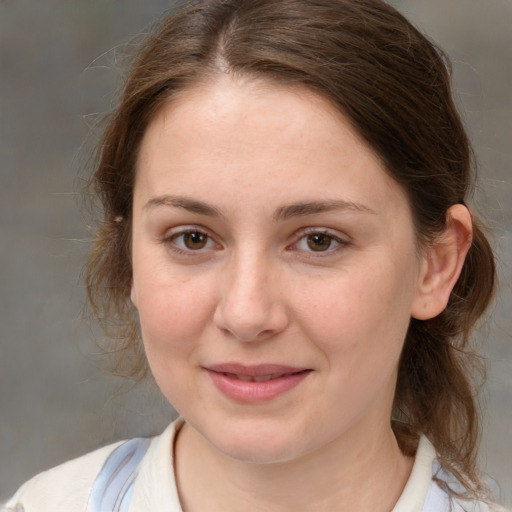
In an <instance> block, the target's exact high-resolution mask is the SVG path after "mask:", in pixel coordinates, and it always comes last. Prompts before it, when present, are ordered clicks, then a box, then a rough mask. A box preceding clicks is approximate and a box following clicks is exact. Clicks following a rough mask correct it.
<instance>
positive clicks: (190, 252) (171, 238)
mask: <svg viewBox="0 0 512 512" xmlns="http://www.w3.org/2000/svg"><path fill="white" fill-rule="evenodd" d="M194 234H197V235H200V236H204V237H206V246H205V247H201V248H198V249H190V248H188V247H180V246H179V245H178V244H177V243H176V241H177V240H178V239H179V238H183V237H185V236H187V235H194ZM162 242H163V243H164V244H165V245H166V247H167V248H168V249H170V250H171V251H173V252H175V253H177V254H183V255H185V256H198V255H199V254H201V253H202V251H203V250H204V249H211V247H207V246H208V245H211V244H214V245H216V246H218V244H217V243H215V242H214V241H213V238H212V237H211V236H210V235H209V234H208V233H207V232H206V231H205V230H204V229H202V228H195V227H189V228H184V229H181V230H180V231H178V232H175V233H170V234H168V235H165V236H164V237H163V238H162ZM182 243H183V245H184V242H182ZM194 253H197V254H194Z"/></svg>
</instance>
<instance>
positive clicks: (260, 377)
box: [222, 370, 308, 382]
mask: <svg viewBox="0 0 512 512" xmlns="http://www.w3.org/2000/svg"><path fill="white" fill-rule="evenodd" d="M303 371H308V370H301V371H298V372H288V373H277V374H271V375H257V376H254V377H251V376H250V375H239V374H236V373H229V372H222V375H224V376H226V377H227V378H228V379H236V380H242V381H244V382H267V381H269V380H275V379H281V378H283V377H291V376H292V375H296V374H297V373H301V372H303Z"/></svg>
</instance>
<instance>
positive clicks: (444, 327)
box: [86, 0, 495, 497]
mask: <svg viewBox="0 0 512 512" xmlns="http://www.w3.org/2000/svg"><path fill="white" fill-rule="evenodd" d="M220 74H228V75H229V74H231V75H233V76H236V75H244V76H249V77H251V76H253V77H255V78H258V79H262V78H263V79H266V80H268V81H270V82H273V83H276V84H280V85H290V86H300V87H305V88H308V89H309V90H311V91H313V92H315V93H317V94H319V95H321V96H322V97H324V98H326V99H327V100H328V101H330V103H331V104H332V105H333V108H335V109H338V111H339V112H341V113H342V115H343V116H345V118H346V119H347V120H348V121H349V122H350V123H351V125H352V127H353V128H354V129H355V130H356V131H357V133H358V134H359V136H360V137H361V138H362V140H364V141H365V142H366V143H367V144H368V145H369V147H371V148H372V149H373V150H374V151H375V152H376V154H377V155H379V157H380V158H381V160H382V162H383V164H384V166H385V168H386V169H387V171H388V172H389V174H390V176H392V177H393V178H394V179H395V180H396V182H398V183H399V184H400V185H401V186H402V187H403V189H404V190H405V191H406V193H407V195H408V199H409V201H410V206H411V209H412V213H413V218H414V223H415V227H416V234H417V240H418V245H419V247H428V245H429V244H432V243H434V242H435V240H436V238H437V237H438V236H439V235H440V234H441V233H442V232H443V230H444V228H445V227H446V214H447V210H448V209H449V208H450V206H452V205H454V204H459V203H461V204H466V203H467V201H468V199H469V197H470V195H471V193H472V188H473V181H474V174H475V165H474V157H473V152H472V149H471V145H470V142H469V140H468V137H467V135H466V132H465V130H464V127H463V124H462V122H461V120H460V117H459V115H458V113H457V110H456V107H455V104H454V101H453V97H452V92H451V69H450V64H449V61H448V59H447V57H446V56H445V54H444V53H443V52H442V51H441V50H440V49H439V48H438V47H437V46H436V45H434V44H433V43H432V42H431V41H429V40H428V39H427V38H426V37H425V36H424V35H422V34H421V33H420V32H419V31H418V30H417V29H416V28H415V27H414V26H413V25H412V24H411V23H410V22H409V21H407V20H406V19H405V18H404V17H403V16H402V15H401V14H400V13H398V12H397V11H396V10H395V9H393V8H392V7H391V6H389V5H387V4H386V3H385V2H383V1H380V0H200V1H192V2H185V3H183V2H182V5H181V6H179V7H176V8H174V9H172V10H171V11H170V12H169V13H168V14H167V15H166V16H165V17H164V18H163V19H162V20H161V22H160V23H159V24H158V25H157V26H155V28H154V30H152V31H151V32H150V33H149V34H148V35H147V36H146V37H145V38H144V40H143V42H142V44H141V45H140V47H139V50H138V52H137V53H136V54H135V56H134V58H133V62H132V65H131V69H130V72H129V74H128V76H127V80H126V84H125V87H124V90H123V92H122V94H121V96H120V99H119V102H118V104H117V106H116V107H115V109H114V110H113V112H112V113H111V114H110V116H109V118H108V120H107V125H106V128H105V131H104V133H103V136H102V138H101V140H100V142H99V145H98V153H97V162H96V170H95V172H94V174H93V176H92V178H91V182H90V185H91V190H92V193H93V194H94V196H95V197H96V198H98V199H99V204H100V206H101V209H102V219H101V221H100V222H99V224H98V229H97V231H96V238H95V242H94V246H93V248H92V250H91V252H90V256H89V260H88V263H87V270H86V282H87V289H88V294H89V298H90V303H91V305H92V311H93V312H94V314H95V315H96V317H97V318H99V320H100V322H101V323H102V325H103V326H104V328H105V330H106V332H107V334H108V335H109V337H110V338H111V339H112V340H113V343H114V346H115V351H116V352H117V359H116V361H117V363H116V364H115V370H116V371H118V372H122V373H125V374H129V375H131V376H132V377H135V378H142V377H144V376H145V375H146V373H147V372H148V366H147V362H146V359H145V356H144V350H143V347H142V343H141V340H140V334H139V327H138V323H137V318H136V312H135V311H134V308H133V306H132V305H131V302H130V287H131V279H132V268H131V255H130V245H131V217H132V199H133V188H134V181H135V173H136V160H137V155H138V150H139V147H140V144H141V140H142V137H143V135H144V133H145V130H146V128H147V126H148V124H149V123H150V122H151V120H152V119H153V117H154V116H155V114H156V112H158V111H159V109H160V108H161V107H162V106H163V105H164V104H166V103H168V102H170V101H172V99H173V97H175V96H176V95H178V94H179V93H180V92H183V91H185V90H187V89H188V88H191V87H193V86H194V85H197V84H198V83H200V82H203V83H204V82H207V81H208V80H214V79H215V77H216V76H219V75H220ZM473 230H474V232H473V241H472V245H471V248H470V250H469V253H468V255H467V258H466V260H465V263H464V266H463V269H462V273H461V276H460V278H459V280H458V282H457V283H456V285H455V287H454V289H453V292H452V294H451V297H450V299H449V303H448V306H447V307H446V309H445V311H444V312H443V313H441V314H440V315H439V316H437V317H436V318H433V319H431V320H426V321H421V320H416V319H412V320H411V323H410V327H409V330H408V333H407V336H406V340H405V344H404V348H403V352H402V356H401V361H400V366H399V373H398V382H397V388H396V394H395V401H394V413H393V414H394V418H395V419H397V420H399V421H397V422H394V426H395V432H396V433H397V437H398V439H399V442H400V444H401V447H402V449H403V450H404V451H406V452H413V451H414V447H413V445H414V442H413V439H414V438H415V437H417V436H418V435H419V434H420V433H422V434H425V435H426V436H427V437H428V438H429V439H430V440H431V442H432V443H433V444H434V446H435V448H436V450H437V452H438V454H439V460H440V462H441V465H442V467H444V468H445V469H447V470H449V471H451V472H452V473H453V474H454V475H455V476H456V477H457V478H458V480H459V481H460V482H461V483H462V485H463V488H462V492H461V493H462V494H465V495H467V496H473V497H475V496H478V495H480V494H482V493H483V491H484V489H483V484H482V483H481V481H480V479H479V477H478V472H477V469H476V455H477V449H478V440H479V432H480V421H479V408H478V403H477V399H476V395H477V386H476V384H477V379H476V378H475V377H476V376H479V375H480V370H481V365H480V364H479V359H478V357H477V356H476V354H475V352H474V350H473V349H472V348H471V345H470V334H471V332H472V329H473V327H474V325H475V322H476V321H477V320H478V318H479V317H480V316H481V315H482V313H483V312H484V310H485V309H486V307H487V306H488V304H489V301H490V300H491V297H492V294H493V290H494V286H495V265H494V257H493V252H492V250H491V247H490V245H489V243H488V241H487V239H486V237H485V236H484V234H483V232H482V230H481V228H480V226H479V223H478V221H477V219H476V217H475V215H474V214H473Z"/></svg>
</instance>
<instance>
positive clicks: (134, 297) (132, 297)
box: [130, 279, 138, 308]
mask: <svg viewBox="0 0 512 512" xmlns="http://www.w3.org/2000/svg"><path fill="white" fill-rule="evenodd" d="M130 300H131V301H132V304H133V305H134V306H135V307H136V308H137V307H138V306H137V292H136V291H135V285H134V284H133V279H132V284H131V288H130Z"/></svg>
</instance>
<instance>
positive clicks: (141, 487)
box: [1, 419, 491, 512]
mask: <svg viewBox="0 0 512 512" xmlns="http://www.w3.org/2000/svg"><path fill="white" fill-rule="evenodd" d="M182 425H183V420H182V419H178V420H176V421H174V422H173V423H171V424H170V425H169V427H167V429H166V430H165V431H164V432H163V433H162V434H161V435H159V436H157V437H154V438H152V439H151V440H144V439H138V440H137V439H136V440H131V441H126V442H119V443H114V444H112V445H109V446H107V447H105V448H101V449H99V450H96V451H94V452H92V453H89V454H87V455H84V456H82V457H79V458H77V459H74V460H71V461H69V462H66V463H64V464H62V465H60V466H57V467H55V468H53V469H50V470H48V471H45V472H43V473H40V474H39V475H37V476H35V477H34V478H32V479H31V480H29V481H28V482H27V483H25V484H24V485H23V486H22V487H21V488H20V489H19V490H18V492H17V493H16V494H15V495H14V496H13V497H12V498H11V499H10V500H9V501H8V502H7V503H6V504H5V505H4V508H1V510H2V511H4V510H6V511H7V510H15V511H16V512H114V511H116V512H118V511H119V512H148V511H150V512H160V511H162V512H183V511H182V509H181V506H180V502H179V497H178V491H177V488H176V479H175V475H174V464H173V450H172V446H173V444H174V440H175V438H176V434H177V432H178V431H179V429H180V428H181V426H182ZM435 459H436V454H435V450H434V448H433V446H432V444H431V443H430V442H429V441H428V439H427V438H426V437H421V439H420V442H419V446H418V450H417V452H416V457H415V462H414V466H413V469H412V472H411V475H410V477H409V480H408V482H407V484H406V486H405V488H404V491H403V493H402V495H401V496H400V499H399V500H398V502H397V503H396V505H395V507H394V508H393V512H490V511H491V509H490V508H489V507H488V506H487V505H486V504H483V503H476V502H468V501H462V500H457V499H450V498H449V496H448V495H447V494H446V492H445V491H444V490H442V489H441V488H440V487H439V486H438V485H437V483H436V482H434V481H433V480H432V474H433V472H435V471H436V469H437V468H438V467H439V466H438V464H437V462H436V460H435ZM114 503H115V505H114ZM450 505H451V507H450ZM205 512H208V511H205Z"/></svg>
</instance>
